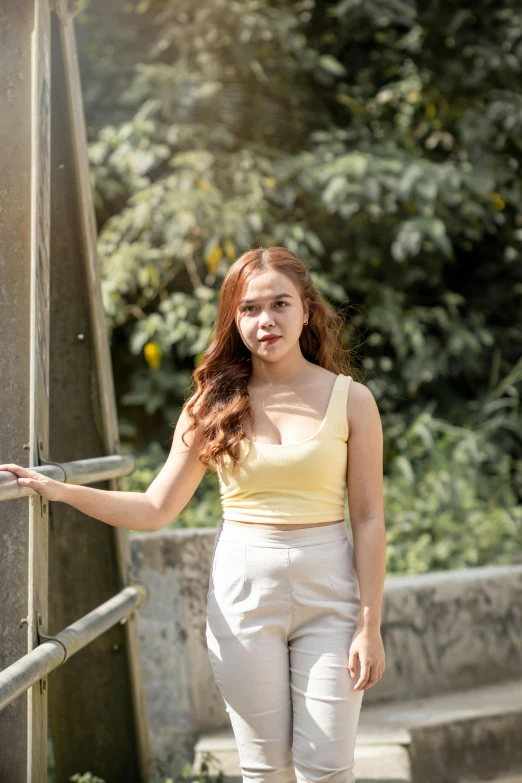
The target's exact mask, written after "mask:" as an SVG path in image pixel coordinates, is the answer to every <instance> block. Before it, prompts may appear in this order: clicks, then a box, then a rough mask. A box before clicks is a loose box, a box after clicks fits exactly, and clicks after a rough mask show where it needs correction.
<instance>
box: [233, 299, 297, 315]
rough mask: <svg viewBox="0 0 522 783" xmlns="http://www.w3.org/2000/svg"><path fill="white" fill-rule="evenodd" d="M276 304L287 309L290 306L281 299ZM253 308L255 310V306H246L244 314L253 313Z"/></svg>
mask: <svg viewBox="0 0 522 783" xmlns="http://www.w3.org/2000/svg"><path fill="white" fill-rule="evenodd" d="M275 304H282V305H284V306H285V307H287V306H288V302H283V300H282V299H281V300H280V301H279V302H276V303H275ZM252 308H254V309H255V305H245V307H244V308H243V312H244V313H249V312H250V311H251V309H252ZM279 309H284V308H279Z"/></svg>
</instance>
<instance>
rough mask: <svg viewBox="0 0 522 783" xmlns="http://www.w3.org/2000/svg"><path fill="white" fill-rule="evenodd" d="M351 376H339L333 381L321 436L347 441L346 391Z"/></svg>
mask: <svg viewBox="0 0 522 783" xmlns="http://www.w3.org/2000/svg"><path fill="white" fill-rule="evenodd" d="M351 380H352V376H351V375H342V374H339V375H338V376H337V379H336V381H335V385H334V388H333V391H332V396H331V398H330V402H329V403H328V410H327V413H326V420H325V422H324V427H323V428H322V431H321V434H322V435H329V436H332V435H334V436H337V437H341V438H342V440H345V441H347V440H348V419H347V415H346V411H347V405H348V390H349V388H350V382H351Z"/></svg>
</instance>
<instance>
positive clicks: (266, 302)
mask: <svg viewBox="0 0 522 783" xmlns="http://www.w3.org/2000/svg"><path fill="white" fill-rule="evenodd" d="M245 300H248V301H245ZM307 319H308V309H303V305H302V302H301V297H300V296H299V293H298V291H297V288H296V287H295V285H294V284H293V283H292V281H291V280H290V279H289V278H288V277H286V276H285V275H283V274H282V273H281V272H278V271H276V270H275V269H268V270H267V271H266V272H262V273H260V274H259V275H256V276H255V277H251V278H250V280H249V281H248V283H247V286H246V289H245V291H244V293H243V296H242V297H241V301H240V303H239V307H238V312H237V314H236V325H237V328H238V330H239V333H240V335H241V337H242V338H243V342H244V343H245V345H246V347H247V348H248V349H249V350H250V351H251V353H252V354H253V355H255V356H257V357H259V359H262V360H263V361H266V362H272V361H278V360H280V359H281V358H282V357H283V356H285V355H286V354H287V353H288V351H290V349H291V348H293V347H294V346H295V345H296V343H298V341H299V337H300V335H301V332H302V329H303V322H304V321H306V320H307ZM269 334H274V335H277V336H278V339H277V340H273V341H272V342H263V341H262V338H263V337H266V336H267V335H269Z"/></svg>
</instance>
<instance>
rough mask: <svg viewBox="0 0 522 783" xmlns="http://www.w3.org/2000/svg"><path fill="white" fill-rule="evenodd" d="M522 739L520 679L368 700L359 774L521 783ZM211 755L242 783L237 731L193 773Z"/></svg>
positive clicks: (211, 744) (210, 742)
mask: <svg viewBox="0 0 522 783" xmlns="http://www.w3.org/2000/svg"><path fill="white" fill-rule="evenodd" d="M521 739H522V680H520V679H518V680H510V681H507V682H502V683H498V684H495V685H485V686H480V687H477V688H470V689H467V690H462V691H456V692H454V693H450V694H442V695H440V696H430V697H426V698H422V699H412V700H408V701H401V702H388V703H384V704H369V705H367V706H366V705H365V703H364V699H363V704H362V709H361V714H360V719H359V726H358V731H357V740H356V744H355V766H354V773H355V775H356V778H357V783H372V782H373V781H379V783H392V781H393V783H399V782H400V783H441V781H445V783H453V782H454V783H472V782H473V783H486V781H487V783H497V781H498V783H522V742H521ZM205 751H210V752H211V753H212V754H213V755H214V756H216V758H217V764H212V763H210V764H209V768H210V774H217V771H218V770H219V768H220V767H221V768H222V769H223V772H224V774H225V776H227V783H228V776H230V777H231V778H232V777H239V781H240V782H241V781H242V777H241V772H240V768H239V756H238V753H237V747H236V743H235V739H234V735H233V733H232V729H231V728H227V729H225V730H222V731H220V732H209V733H208V734H203V735H201V736H200V738H199V740H198V742H197V744H196V746H195V756H194V771H198V770H199V763H200V761H201V757H202V754H203V753H204V752H205ZM508 773H510V774H511V777H509V776H508ZM502 776H504V777H502ZM230 783H232V781H230Z"/></svg>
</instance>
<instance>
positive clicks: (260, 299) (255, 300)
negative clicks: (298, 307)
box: [239, 294, 293, 304]
mask: <svg viewBox="0 0 522 783" xmlns="http://www.w3.org/2000/svg"><path fill="white" fill-rule="evenodd" d="M283 297H287V298H288V299H293V296H290V294H276V295H275V296H264V297H259V299H242V300H241V301H240V303H239V304H252V303H253V302H259V301H262V300H263V299H283Z"/></svg>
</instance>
